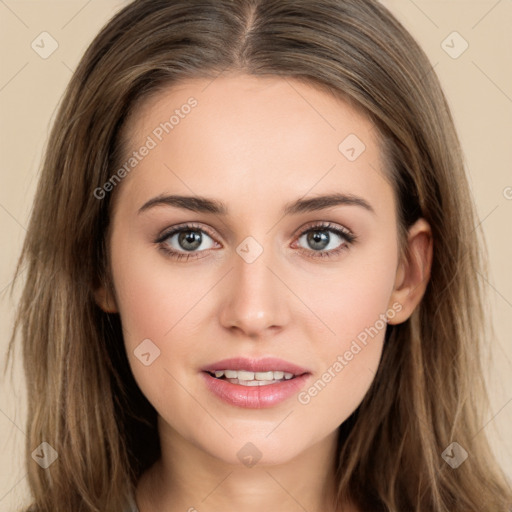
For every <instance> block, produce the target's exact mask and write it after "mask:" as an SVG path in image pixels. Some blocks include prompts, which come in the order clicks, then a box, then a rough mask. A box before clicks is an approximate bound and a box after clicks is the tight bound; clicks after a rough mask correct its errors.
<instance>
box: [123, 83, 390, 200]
mask: <svg viewBox="0 0 512 512" xmlns="http://www.w3.org/2000/svg"><path fill="white" fill-rule="evenodd" d="M124 137H125V142H126V144H125V149H126V151H125V155H124V159H125V161H124V162H121V165H122V164H123V163H126V162H127V161H128V159H129V158H130V156H131V155H132V154H133V152H134V151H138V150H139V149H141V148H142V147H144V146H147V147H151V149H150V150H149V151H144V152H145V154H146V156H144V157H143V158H141V159H140V160H139V161H137V163H136V166H134V167H133V171H130V172H129V174H128V176H127V177H126V178H124V180H123V183H122V188H126V189H127V190H126V192H123V194H122V195H131V196H132V199H134V200H135V199H138V200H142V198H143V197H145V196H147V195H148V194H157V193H163V192H168V193H169V192H171V191H173V192H183V193H187V194H189V195H190V194H197V195H203V196H218V197H220V196H222V197H223V198H225V199H226V202H232V203H237V204H238V206H243V205H245V206H246V207H247V205H248V204H249V203H251V202H253V203H257V204H255V206H257V205H258V204H259V205H260V206H263V205H264V203H265V201H266V200H268V201H271V200H274V201H280V197H278V196H280V195H282V194H286V195H287V199H289V198H295V197H297V196H302V195H304V194H307V193H308V192H309V193H310V194H313V195H315V194H320V193H326V192H335V191H339V192H349V193H353V194H358V195H365V196H370V197H373V201H374V202H376V203H377V206H378V203H379V202H381V200H382V199H383V196H382V194H384V195H385V194H389V193H391V189H390V187H389V184H388V183H387V181H386V180H385V178H384V176H385V173H384V169H383V163H382V158H381V156H382V155H381V148H380V141H379V138H378V132H377V130H376V128H375V126H374V125H373V123H372V122H371V121H370V120H369V119H368V118H367V117H365V116H364V115H362V114H361V112H359V111H357V110H355V109H354V108H353V107H351V106H350V105H349V104H348V103H346V102H345V101H343V100H341V99H339V98H336V97H334V96H333V95H331V94H328V93H327V92H325V91H322V90H320V89H318V88H316V87H314V86H312V85H309V84H305V83H303V82H300V81H298V80H294V79H291V78H284V77H254V76H247V75H230V76H220V77H218V78H216V79H213V80H212V79H191V80H187V81H183V82H180V83H178V84H176V85H173V86H170V87H169V88H168V89H165V90H162V91H160V92H159V93H157V94H155V95H153V96H152V97H151V98H149V99H147V100H146V101H145V102H142V103H141V104H140V105H139V106H138V107H136V108H135V109H134V111H133V112H132V114H131V116H130V118H129V119H128V121H127V123H126V127H125V132H124ZM386 188H387V189H386ZM383 189H386V190H383ZM388 199H389V198H388Z"/></svg>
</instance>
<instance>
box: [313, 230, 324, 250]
mask: <svg viewBox="0 0 512 512" xmlns="http://www.w3.org/2000/svg"><path fill="white" fill-rule="evenodd" d="M308 243H310V245H311V246H312V247H313V248H315V249H320V250H322V249H324V248H325V247H327V246H328V245H329V233H328V232H327V231H311V232H310V233H308ZM317 244H319V246H318V245H317Z"/></svg>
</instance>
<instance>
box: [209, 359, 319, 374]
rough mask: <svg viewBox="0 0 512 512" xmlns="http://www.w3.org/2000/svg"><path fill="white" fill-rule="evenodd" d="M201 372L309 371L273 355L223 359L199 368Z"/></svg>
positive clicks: (298, 372) (297, 372) (299, 372)
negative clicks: (259, 357) (257, 357)
mask: <svg viewBox="0 0 512 512" xmlns="http://www.w3.org/2000/svg"><path fill="white" fill-rule="evenodd" d="M201 370H202V371H203V372H214V371H215V370H246V371H248V372H269V371H277V372H279V371H280V372H287V373H293V374H294V375H302V374H303V373H311V372H309V370H307V369H305V368H302V367H300V366H297V365H296V364H293V363H289V362H288V361H284V360H283V359H278V358H275V357H264V358H262V359H247V358H246V357H233V358H231V359H223V360H222V361H217V362H216V363H212V364H210V365H207V366H205V367H204V368H201Z"/></svg>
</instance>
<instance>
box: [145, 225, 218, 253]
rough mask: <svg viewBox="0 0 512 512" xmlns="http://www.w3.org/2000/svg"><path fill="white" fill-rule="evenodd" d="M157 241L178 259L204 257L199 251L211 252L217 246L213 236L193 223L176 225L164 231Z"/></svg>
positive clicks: (166, 251)
mask: <svg viewBox="0 0 512 512" xmlns="http://www.w3.org/2000/svg"><path fill="white" fill-rule="evenodd" d="M155 243H157V244H159V246H160V248H161V250H163V251H164V252H165V253H166V254H168V255H169V256H171V257H173V258H176V259H178V260H179V259H182V258H185V259H187V260H188V259H189V258H197V257H203V256H198V254H197V253H202V252H209V251H208V250H209V249H212V248H213V247H214V246H215V242H214V241H213V239H212V237H211V236H210V235H209V234H208V233H207V232H206V231H205V230H204V229H203V228H200V227H198V226H195V225H193V224H187V225H184V226H178V227H174V228H172V229H171V230H169V231H166V232H164V233H163V234H162V235H161V236H160V237H159V238H158V239H157V240H155Z"/></svg>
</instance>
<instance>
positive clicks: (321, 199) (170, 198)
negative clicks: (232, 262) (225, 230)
mask: <svg viewBox="0 0 512 512" xmlns="http://www.w3.org/2000/svg"><path fill="white" fill-rule="evenodd" d="M156 206H174V207H175V208H182V209H185V210H191V211H193V212H198V213H210V214H216V215H227V214H228V208H227V206H226V205H225V204H224V203H223V202H221V201H217V200H215V199H210V198H207V197H202V196H182V195H163V194H161V195H159V196H156V197H153V198H152V199H150V200H149V201H147V202H146V203H144V204H143V205H142V206H141V207H140V208H139V211H138V213H139V214H140V213H142V212H144V211H146V210H149V209H150V208H154V207H156ZM333 206H360V207H361V208H364V209H365V210H368V211H369V212H371V213H375V210H374V209H373V208H372V206H371V205H370V204H369V203H368V201H366V200H365V199H363V198H362V197H358V196H355V195H353V194H340V193H337V194H328V195H322V196H317V197H312V198H309V199H303V198H300V199H297V200H296V201H292V202H290V203H287V204H286V205H285V206H284V208H283V214H284V215H297V214H299V213H306V212H313V211H318V210H324V209H327V208H332V207H333Z"/></svg>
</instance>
